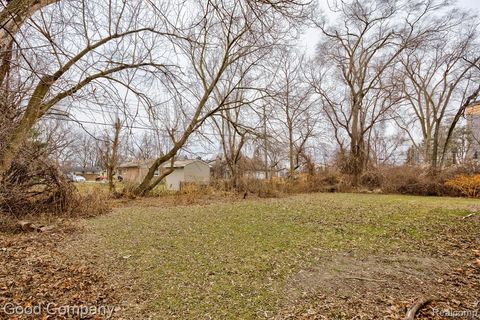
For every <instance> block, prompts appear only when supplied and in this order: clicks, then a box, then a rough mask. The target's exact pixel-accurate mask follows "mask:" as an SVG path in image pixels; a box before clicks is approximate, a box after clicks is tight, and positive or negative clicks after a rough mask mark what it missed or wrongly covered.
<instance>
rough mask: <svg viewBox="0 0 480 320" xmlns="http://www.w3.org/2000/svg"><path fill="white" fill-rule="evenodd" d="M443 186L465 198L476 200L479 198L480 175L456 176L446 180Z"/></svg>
mask: <svg viewBox="0 0 480 320" xmlns="http://www.w3.org/2000/svg"><path fill="white" fill-rule="evenodd" d="M445 185H446V186H448V187H451V188H453V189H455V190H458V191H459V192H461V193H462V194H463V195H464V196H467V197H471V198H476V197H479V196H480V174H476V175H458V176H456V177H454V178H452V179H449V180H447V181H446V182H445Z"/></svg>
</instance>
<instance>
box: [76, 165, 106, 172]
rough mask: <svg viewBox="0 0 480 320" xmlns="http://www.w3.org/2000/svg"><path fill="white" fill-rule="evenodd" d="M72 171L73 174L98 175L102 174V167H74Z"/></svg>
mask: <svg viewBox="0 0 480 320" xmlns="http://www.w3.org/2000/svg"><path fill="white" fill-rule="evenodd" d="M70 171H72V172H93V173H97V172H102V168H100V167H80V166H77V167H73V168H72V169H71V170H70Z"/></svg>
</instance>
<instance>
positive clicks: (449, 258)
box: [71, 194, 480, 319]
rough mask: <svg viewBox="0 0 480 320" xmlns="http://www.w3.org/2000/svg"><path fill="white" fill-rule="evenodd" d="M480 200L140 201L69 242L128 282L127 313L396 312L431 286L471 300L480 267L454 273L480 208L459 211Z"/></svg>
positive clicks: (470, 242) (474, 233) (120, 282)
mask: <svg viewBox="0 0 480 320" xmlns="http://www.w3.org/2000/svg"><path fill="white" fill-rule="evenodd" d="M478 208H479V203H478V201H474V200H468V199H454V198H427V197H423V198H422V197H410V196H398V195H392V196H387V195H362V194H314V195H299V196H292V197H289V198H282V199H267V200H246V201H243V202H237V203H233V204H232V203H217V204H211V205H203V206H185V207H166V208H161V207H154V206H151V207H149V206H145V202H142V206H129V207H126V208H119V209H115V212H114V213H112V214H110V215H107V216H103V217H99V218H96V219H93V220H89V221H87V222H86V226H87V229H86V232H85V233H84V235H82V237H81V239H80V240H78V242H77V243H72V244H71V248H75V251H76V252H77V253H78V254H81V255H82V257H83V258H86V259H91V260H95V261H97V263H98V264H99V265H101V266H102V268H104V269H105V270H106V271H107V272H108V274H109V275H110V276H111V280H112V282H114V283H116V284H117V286H118V287H119V288H128V289H126V290H124V295H123V298H122V299H123V300H122V302H121V303H122V308H123V311H122V312H124V316H125V317H127V318H128V317H129V315H130V316H131V317H132V318H134V317H135V316H138V315H139V314H142V317H143V318H145V319H147V318H149V317H150V318H152V319H166V318H178V319H262V318H273V317H276V318H282V319H283V318H289V317H290V318H305V319H310V318H309V315H318V317H317V318H318V319H321V317H326V318H329V319H331V318H332V317H334V318H335V317H336V318H338V319H343V317H344V318H345V319H347V318H350V317H351V316H355V315H357V316H358V315H359V314H362V312H363V314H364V315H366V316H367V317H368V316H373V318H375V317H376V316H377V314H376V313H377V312H383V311H384V312H385V313H384V314H383V316H389V314H391V316H392V318H395V316H400V314H401V313H403V310H402V308H403V307H405V306H406V305H408V304H409V303H411V302H413V300H414V299H415V298H417V297H419V296H421V295H422V294H428V293H429V290H431V292H436V293H438V292H442V293H444V295H445V296H447V297H450V296H452V295H453V296H452V297H451V299H453V300H455V301H458V300H459V299H460V301H461V303H463V304H465V306H467V305H468V304H469V303H470V302H471V301H470V300H469V299H473V298H472V297H471V294H473V293H472V292H471V291H470V290H472V287H471V286H473V288H474V289H475V288H476V289H479V288H478V287H475V285H478V279H479V278H476V277H477V276H478V274H477V273H476V272H477V271H478V270H476V271H475V270H474V272H473V276H474V278H473V280H472V281H473V284H472V283H469V284H468V286H467V287H465V288H463V287H462V285H461V286H460V288H461V290H458V288H459V285H458V283H457V282H458V281H457V280H456V278H455V276H454V275H451V274H450V273H449V272H450V270H453V269H455V270H456V269H458V268H462V267H464V266H468V263H469V262H470V261H471V260H472V259H473V257H474V256H470V255H471V254H472V253H471V249H472V248H480V245H479V238H480V237H479V232H480V220H479V219H478V216H473V217H469V218H465V219H463V218H462V217H465V216H467V215H469V214H470V213H471V212H472V211H476V210H478ZM466 268H467V269H468V267H466ZM471 268H474V267H472V266H471ZM467 269H465V270H467ZM468 270H470V269H468ZM470 271H471V270H470ZM470 274H472V273H470ZM459 277H460V276H459ZM461 278H462V279H463V278H464V277H463V276H461ZM465 279H466V278H465ZM469 279H470V278H469ZM418 281H420V282H418ZM429 281H431V282H429ZM469 281H470V280H469ZM392 283H393V284H394V285H392ZM429 283H431V284H432V285H428V284H429ZM464 285H466V284H465V282H464ZM452 288H456V289H452ZM464 289H465V290H464ZM452 290H453V291H452ZM455 290H457V291H458V292H457V291H455ZM450 291H451V292H450ZM477 292H478V290H477ZM454 298H456V299H454ZM447 299H448V298H447ZM360 302H361V303H360ZM447 303H448V301H447ZM471 303H473V302H471ZM375 310H377V311H375ZM382 310H383V311H382ZM372 314H373V315H372ZM314 318H315V317H313V316H312V317H311V319H314Z"/></svg>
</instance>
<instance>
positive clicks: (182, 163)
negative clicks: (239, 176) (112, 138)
mask: <svg viewBox="0 0 480 320" xmlns="http://www.w3.org/2000/svg"><path fill="white" fill-rule="evenodd" d="M154 161H155V160H154V159H149V160H133V161H130V162H125V163H122V164H121V165H120V166H118V167H119V168H137V167H143V166H148V167H149V166H151V165H152V164H153V162H154ZM194 162H202V163H204V164H206V165H208V164H207V163H206V162H205V161H203V160H198V159H191V160H175V162H174V163H173V167H174V168H184V167H186V166H187V165H189V164H191V163H194ZM170 165H171V162H170V161H167V162H165V163H164V164H162V167H163V168H170Z"/></svg>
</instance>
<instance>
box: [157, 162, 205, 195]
mask: <svg viewBox="0 0 480 320" xmlns="http://www.w3.org/2000/svg"><path fill="white" fill-rule="evenodd" d="M170 166H171V163H165V164H164V165H163V166H162V167H163V168H162V169H163V170H168V168H170ZM173 168H174V169H173V172H172V173H171V174H169V175H168V176H167V177H166V178H165V185H166V186H167V189H169V190H180V189H181V187H182V184H184V183H197V184H208V183H209V182H210V166H209V165H208V163H206V162H204V161H202V160H177V161H175V162H174V163H173Z"/></svg>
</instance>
